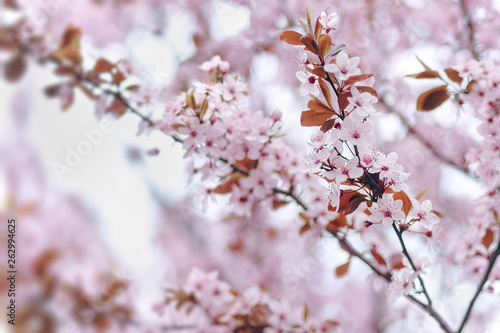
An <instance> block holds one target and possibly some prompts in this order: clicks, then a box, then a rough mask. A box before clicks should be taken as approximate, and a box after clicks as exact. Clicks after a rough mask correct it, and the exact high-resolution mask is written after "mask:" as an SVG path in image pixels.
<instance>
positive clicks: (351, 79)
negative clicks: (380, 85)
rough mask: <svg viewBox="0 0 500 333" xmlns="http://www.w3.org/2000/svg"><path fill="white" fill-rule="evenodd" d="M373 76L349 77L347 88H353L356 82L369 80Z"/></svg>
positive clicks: (346, 81)
mask: <svg viewBox="0 0 500 333" xmlns="http://www.w3.org/2000/svg"><path fill="white" fill-rule="evenodd" d="M372 76H373V74H361V75H354V76H351V77H349V78H348V79H347V80H345V82H344V84H345V85H346V86H352V85H353V84H355V83H356V82H359V81H363V80H366V79H369V78H371V77H372Z"/></svg>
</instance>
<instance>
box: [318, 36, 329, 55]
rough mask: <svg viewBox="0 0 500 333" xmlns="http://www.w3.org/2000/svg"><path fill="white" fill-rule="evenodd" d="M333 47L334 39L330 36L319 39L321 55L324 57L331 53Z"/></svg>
mask: <svg viewBox="0 0 500 333" xmlns="http://www.w3.org/2000/svg"><path fill="white" fill-rule="evenodd" d="M331 45H332V39H331V38H330V36H329V35H327V34H325V35H323V36H321V37H320V39H319V54H320V55H321V56H322V57H324V56H325V54H326V53H327V52H329V51H330V46H331Z"/></svg>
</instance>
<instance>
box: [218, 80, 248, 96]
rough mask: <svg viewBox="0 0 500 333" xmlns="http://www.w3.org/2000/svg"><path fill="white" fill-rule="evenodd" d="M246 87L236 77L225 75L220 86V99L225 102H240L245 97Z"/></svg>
mask: <svg viewBox="0 0 500 333" xmlns="http://www.w3.org/2000/svg"><path fill="white" fill-rule="evenodd" d="M245 89H246V85H245V84H244V83H243V82H242V81H241V80H239V79H238V77H237V76H233V75H226V76H225V77H224V85H223V86H222V89H221V90H222V98H224V100H226V101H231V100H232V99H236V100H240V101H241V100H242V99H243V98H244V97H245V93H244V92H245Z"/></svg>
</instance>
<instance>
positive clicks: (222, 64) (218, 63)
mask: <svg viewBox="0 0 500 333" xmlns="http://www.w3.org/2000/svg"><path fill="white" fill-rule="evenodd" d="M199 68H200V69H201V70H202V71H205V72H211V71H218V72H220V73H222V74H226V73H227V72H229V69H230V66H229V62H227V61H223V60H222V59H221V56H220V55H218V54H217V55H214V56H213V57H212V58H210V60H207V61H205V62H203V63H202V64H201V65H200V66H199Z"/></svg>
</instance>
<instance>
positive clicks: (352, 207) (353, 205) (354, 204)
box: [344, 196, 366, 215]
mask: <svg viewBox="0 0 500 333" xmlns="http://www.w3.org/2000/svg"><path fill="white" fill-rule="evenodd" d="M365 201H366V196H361V197H357V198H354V199H352V200H350V201H349V203H348V204H347V207H346V208H345V210H344V214H346V215H349V214H351V213H353V212H354V211H356V209H358V207H359V205H360V204H361V203H363V202H365Z"/></svg>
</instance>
